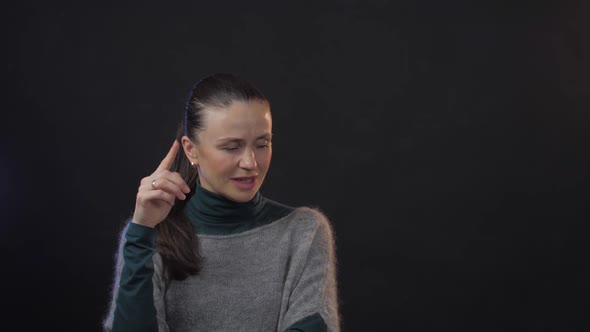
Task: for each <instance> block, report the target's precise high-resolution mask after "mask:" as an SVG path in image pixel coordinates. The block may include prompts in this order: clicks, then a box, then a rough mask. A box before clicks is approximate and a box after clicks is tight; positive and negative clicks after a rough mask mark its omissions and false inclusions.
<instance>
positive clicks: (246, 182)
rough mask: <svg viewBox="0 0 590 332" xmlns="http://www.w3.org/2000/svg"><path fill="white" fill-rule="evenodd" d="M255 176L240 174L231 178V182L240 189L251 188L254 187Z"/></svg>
mask: <svg viewBox="0 0 590 332" xmlns="http://www.w3.org/2000/svg"><path fill="white" fill-rule="evenodd" d="M256 178H257V176H240V177H235V178H231V182H232V183H233V184H234V185H235V186H236V187H237V188H238V189H241V190H251V189H252V188H254V187H256Z"/></svg>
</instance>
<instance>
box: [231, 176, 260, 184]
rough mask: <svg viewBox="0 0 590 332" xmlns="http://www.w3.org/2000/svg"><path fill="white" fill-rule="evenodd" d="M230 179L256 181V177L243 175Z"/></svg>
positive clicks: (247, 181) (244, 181)
mask: <svg viewBox="0 0 590 332" xmlns="http://www.w3.org/2000/svg"><path fill="white" fill-rule="evenodd" d="M232 180H234V181H239V182H243V183H251V182H254V181H256V177H255V176H243V177H238V178H232Z"/></svg>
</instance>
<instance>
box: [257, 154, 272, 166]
mask: <svg viewBox="0 0 590 332" xmlns="http://www.w3.org/2000/svg"><path fill="white" fill-rule="evenodd" d="M271 158H272V150H271V151H268V152H264V153H262V154H261V155H260V157H259V159H258V160H259V162H258V163H259V165H260V168H264V169H265V170H266V169H268V167H269V166H270V160H271Z"/></svg>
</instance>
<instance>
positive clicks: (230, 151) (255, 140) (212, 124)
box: [193, 100, 272, 202]
mask: <svg viewBox="0 0 590 332" xmlns="http://www.w3.org/2000/svg"><path fill="white" fill-rule="evenodd" d="M203 120H204V122H203V124H204V126H203V130H202V131H201V132H200V133H199V135H198V143H196V144H195V146H194V149H195V151H194V154H193V155H194V156H195V157H196V163H197V164H198V167H199V179H200V181H201V186H203V188H205V189H207V190H209V191H211V192H214V193H217V194H221V195H223V196H225V197H227V198H229V199H231V200H233V201H237V202H247V201H249V200H251V199H252V198H253V197H254V195H255V194H256V193H257V192H258V190H259V189H260V186H261V185H262V182H263V181H264V178H265V177H266V172H267V171H268V168H269V166H270V160H271V157H272V146H271V140H272V119H271V115H270V108H269V106H268V103H266V102H262V101H258V100H253V101H248V102H242V101H235V102H233V103H232V104H231V105H230V106H229V107H224V108H211V109H205V113H204V119H203Z"/></svg>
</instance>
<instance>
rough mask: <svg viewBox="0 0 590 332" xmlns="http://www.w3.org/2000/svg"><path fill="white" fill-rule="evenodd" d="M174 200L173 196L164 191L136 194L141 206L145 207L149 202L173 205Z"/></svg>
mask: <svg viewBox="0 0 590 332" xmlns="http://www.w3.org/2000/svg"><path fill="white" fill-rule="evenodd" d="M174 199H175V197H174V195H172V194H170V193H167V192H165V191H164V190H150V191H144V192H140V193H138V194H137V200H138V201H139V203H140V204H142V205H145V204H146V203H148V202H150V201H163V202H164V203H166V204H169V205H174Z"/></svg>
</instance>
